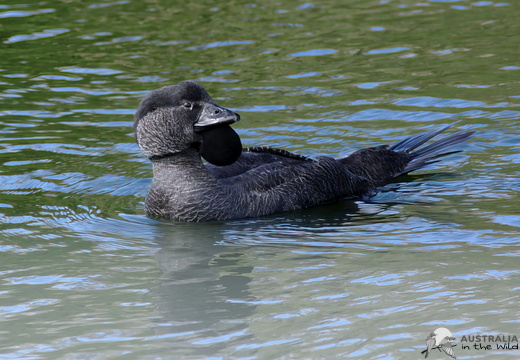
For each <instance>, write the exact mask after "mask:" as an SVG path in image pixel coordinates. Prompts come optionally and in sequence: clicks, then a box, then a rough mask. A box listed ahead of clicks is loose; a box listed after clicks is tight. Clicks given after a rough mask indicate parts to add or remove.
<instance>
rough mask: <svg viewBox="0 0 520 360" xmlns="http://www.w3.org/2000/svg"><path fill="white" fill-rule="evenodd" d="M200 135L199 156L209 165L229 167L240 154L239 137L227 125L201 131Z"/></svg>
mask: <svg viewBox="0 0 520 360" xmlns="http://www.w3.org/2000/svg"><path fill="white" fill-rule="evenodd" d="M200 135H201V136H202V144H201V147H200V155H201V156H202V157H203V158H204V159H205V160H206V161H207V162H209V163H210V164H213V165H217V166H226V165H231V164H233V163H234V162H235V161H237V160H238V158H239V157H240V155H241V154H242V142H241V141H240V137H239V136H238V134H237V133H236V132H235V130H233V129H232V128H231V126H229V125H224V126H219V127H214V128H210V129H208V130H205V131H201V132H200Z"/></svg>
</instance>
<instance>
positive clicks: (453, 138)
mask: <svg viewBox="0 0 520 360" xmlns="http://www.w3.org/2000/svg"><path fill="white" fill-rule="evenodd" d="M450 126H451V125H448V126H444V127H443V128H441V129H439V130H435V131H429V132H427V133H423V134H419V135H415V136H411V137H409V138H406V139H404V140H401V141H400V142H398V143H396V144H394V145H392V146H391V147H390V150H393V151H404V152H407V153H409V155H410V156H411V160H410V162H409V163H408V164H407V165H406V167H405V168H404V169H403V170H402V171H401V172H400V173H399V175H403V174H407V173H409V172H411V171H414V170H418V169H420V168H422V167H424V166H427V165H431V164H433V163H436V162H438V161H440V160H438V159H439V158H441V157H444V156H447V155H451V154H455V153H458V152H461V150H455V151H448V149H449V148H451V147H453V146H455V145H458V144H460V143H462V142H464V141H466V140H467V139H469V138H470V137H471V136H472V135H473V134H474V133H475V132H474V131H470V132H465V131H459V132H456V133H455V134H452V135H449V136H447V137H445V138H443V139H440V140H437V141H435V142H433V143H431V144H429V145H426V146H424V147H421V145H423V144H424V143H426V142H427V141H428V140H430V139H432V138H433V137H435V136H437V135H439V134H440V133H441V132H443V131H445V130H446V129H448V128H449V127H450ZM417 148H419V149H417ZM415 149H417V150H416V151H413V152H412V150H415Z"/></svg>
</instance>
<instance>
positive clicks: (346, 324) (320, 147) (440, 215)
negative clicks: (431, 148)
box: [0, 0, 520, 359]
mask: <svg viewBox="0 0 520 360" xmlns="http://www.w3.org/2000/svg"><path fill="white" fill-rule="evenodd" d="M517 19H518V10H517V7H515V6H514V4H513V3H509V2H497V1H477V2H469V1H451V2H446V1H433V0H432V1H423V2H413V1H397V2H396V1H380V2H371V3H369V2H366V1H348V2H339V1H336V2H334V1H332V2H313V3H293V4H290V3H284V4H281V3H279V2H263V3H250V2H235V3H229V4H223V3H208V2H205V3H200V2H198V3H186V4H183V5H182V6H177V5H175V4H173V5H172V4H171V3H170V2H165V1H156V2H153V3H150V2H138V1H103V2H100V1H98V0H95V1H86V2H81V3H77V4H76V3H74V4H72V3H70V4H68V3H67V4H65V3H60V2H57V1H50V2H46V3H37V2H24V3H19V2H16V1H15V2H9V4H5V5H0V29H1V30H2V31H0V33H1V37H0V42H1V44H2V56H0V103H1V105H0V159H1V167H0V221H1V224H0V264H2V265H1V267H0V281H1V284H2V287H1V288H0V317H1V319H2V322H3V323H4V325H3V326H2V328H1V329H0V340H1V345H0V358H24V359H26V358H27V359H45V358H49V359H57V358H63V359H76V358H89V359H90V358H114V357H118V356H125V357H128V356H130V357H132V358H142V359H149V358H161V359H170V358H171V359H178V358H187V359H190V358H193V359H195V358H197V359H200V358H250V359H271V358H272V359H274V358H335V357H348V358H359V359H402V358H417V357H418V356H419V355H420V351H422V350H423V349H424V346H425V344H424V339H425V337H426V336H427V335H428V334H429V333H430V332H431V331H432V330H434V329H435V328H437V327H440V326H444V327H448V328H449V329H450V330H451V331H452V333H453V334H454V336H455V337H457V338H460V337H461V336H462V335H469V334H476V333H486V334H493V333H500V334H511V335H513V334H516V335H517V336H520V334H518V332H517V331H518V310H517V307H518V306H517V304H518V291H519V290H520V288H519V287H518V286H517V284H516V279H517V278H518V275H519V271H520V270H519V267H518V261H517V259H518V256H519V252H518V245H519V241H520V231H519V227H520V217H519V215H518V214H519V207H518V202H519V198H518V191H519V190H520V181H519V180H518V178H519V172H518V166H517V164H518V163H519V159H520V157H519V155H518V154H519V147H520V142H519V140H518V138H519V131H518V126H516V125H517V119H518V118H520V111H518V104H519V95H518V92H517V91H518V84H517V82H516V78H515V75H516V72H517V71H518V70H519V68H520V67H519V66H518V63H517V54H516V50H517V48H518V46H517V40H516V39H517V37H515V36H513V35H515V34H514V32H513V30H512V29H514V25H516V23H517ZM184 79H194V80H198V81H200V82H202V83H203V85H204V86H205V87H206V88H207V89H208V91H209V93H210V94H211V95H212V96H213V98H214V99H215V100H216V101H218V102H219V103H221V104H222V105H225V106H227V107H229V108H232V109H233V110H235V111H237V112H240V113H241V114H242V121H241V122H240V123H239V124H237V127H236V128H237V132H238V133H239V134H240V136H241V137H242V138H243V143H244V145H245V146H252V145H272V146H277V147H283V148H285V149H288V150H291V151H295V152H299V153H301V154H303V155H308V156H318V155H332V156H338V157H339V156H345V155H347V154H349V153H350V152H352V151H354V150H357V149H359V148H362V147H366V146H372V145H379V144H383V143H392V142H396V141H398V140H400V139H402V138H404V137H405V136H407V135H410V134H415V133H418V132H422V131H426V130H431V129H433V128H437V127H439V126H441V125H444V124H448V123H455V125H454V127H453V128H454V131H455V130H459V129H462V130H476V131H477V134H476V136H475V137H474V139H473V140H472V141H471V142H470V143H469V144H467V145H466V146H465V152H464V153H459V154H454V155H451V156H450V157H448V158H446V160H445V161H443V162H442V163H440V164H435V166H433V167H432V170H429V171H422V172H419V173H416V174H411V175H409V176H407V177H404V178H401V179H400V180H399V181H396V182H394V183H392V184H389V185H387V186H385V187H384V188H382V189H380V190H379V191H378V193H377V194H375V196H374V197H372V198H370V199H364V200H363V201H361V200H360V201H350V200H345V201H342V202H339V203H337V204H333V205H330V206H324V207H318V208H315V209H308V210H305V211H296V212H291V213H286V214H277V215H273V216H270V217H265V218H261V219H243V220H236V221H230V222H226V223H213V224H169V223H162V222H157V221H153V220H150V219H147V218H145V217H144V215H143V214H144V211H143V205H142V202H143V199H144V195H145V193H146V188H147V186H148V185H149V183H150V176H151V171H150V165H149V163H148V161H147V160H146V159H144V158H143V156H142V155H141V154H140V153H139V150H138V148H137V146H136V145H135V142H134V138H133V135H132V131H133V130H132V127H131V126H132V120H133V119H132V116H133V112H134V109H135V107H136V105H137V103H138V102H139V99H140V98H141V97H142V96H143V95H144V94H145V93H147V92H148V91H149V90H151V89H153V88H157V87H160V86H164V85H169V84H172V83H175V82H177V81H180V80H184ZM456 349H457V352H456V354H457V356H458V357H459V358H464V357H466V358H472V359H479V358H482V359H483V358H489V354H486V353H485V352H478V351H475V350H473V351H466V352H464V351H462V349H461V348H460V346H459V347H457V348H456ZM492 353H493V355H492V357H493V356H494V357H496V358H501V359H517V358H518V357H519V356H520V353H519V352H518V351H513V350H509V351H507V350H503V351H496V350H495V351H493V352H492ZM432 356H433V355H432Z"/></svg>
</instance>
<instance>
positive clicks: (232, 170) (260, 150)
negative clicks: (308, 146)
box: [206, 146, 313, 179]
mask: <svg viewBox="0 0 520 360" xmlns="http://www.w3.org/2000/svg"><path fill="white" fill-rule="evenodd" d="M311 161H313V159H311V158H308V157H306V156H303V155H298V154H295V153H291V152H289V151H286V150H283V149H277V148H272V147H267V146H255V147H249V148H245V149H243V150H242V154H241V155H240V157H239V158H238V160H237V161H236V162H234V163H233V164H231V165H228V166H215V165H212V164H206V167H207V168H208V170H209V171H210V173H211V174H212V175H213V176H214V177H215V178H216V179H224V178H230V177H233V176H237V175H240V174H243V173H245V172H247V171H250V170H252V169H254V168H257V167H259V166H264V165H268V164H271V163H282V164H285V165H287V166H290V165H296V164H299V163H303V162H311Z"/></svg>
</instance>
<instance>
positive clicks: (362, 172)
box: [134, 81, 472, 221]
mask: <svg viewBox="0 0 520 360" xmlns="http://www.w3.org/2000/svg"><path fill="white" fill-rule="evenodd" d="M239 119H240V116H239V115H238V114H236V113H234V112H232V111H231V110H228V109H225V108H223V107H221V106H219V105H217V104H215V103H214V102H213V100H212V99H211V97H210V96H209V95H208V93H207V92H206V90H204V88H203V87H202V86H200V85H199V84H197V83H196V82H193V81H182V82H180V83H178V84H177V85H172V86H165V87H163V88H160V89H156V90H153V91H152V92H150V93H149V94H148V95H147V96H146V97H145V98H144V99H143V100H142V101H141V103H140V105H139V108H138V109H137V112H136V114H135V124H134V128H135V134H136V138H137V143H138V144H139V147H140V148H141V149H142V151H143V152H144V154H145V155H146V156H147V157H148V158H149V159H150V160H151V161H152V165H153V181H152V185H151V187H150V189H149V191H148V195H147V196H146V202H145V207H146V213H147V215H148V216H151V217H156V218H162V219H171V220H179V221H214V220H226V219H236V218H244V217H256V216H263V215H269V214H273V213H276V212H281V211H289V210H296V209H302V208H307V207H311V206H316V205H322V204H327V203H331V202H334V201H336V200H339V199H341V198H345V197H359V196H362V195H365V194H367V193H370V192H371V191H373V189H374V188H376V187H378V186H381V185H384V184H386V183H387V182H389V181H390V180H392V179H393V178H395V177H397V176H399V175H402V174H406V173H408V172H410V171H414V170H417V169H420V168H422V167H423V166H426V165H429V164H431V163H434V162H436V161H439V160H438V158H440V157H442V156H445V155H447V154H451V153H453V152H447V149H448V148H449V147H451V146H453V145H456V144H459V143H461V142H463V141H464V140H466V139H467V138H469V137H470V136H471V135H472V133H471V132H457V133H455V134H452V135H450V136H447V137H445V138H443V139H441V140H439V141H436V142H433V143H431V144H429V145H426V146H422V145H423V144H424V143H426V142H427V141H428V140H430V139H431V138H433V137H434V136H436V135H438V134H440V133H441V132H443V131H444V130H446V129H447V128H448V126H446V127H443V128H441V129H439V130H437V131H431V132H427V133H424V134H419V135H415V136H411V137H409V138H406V139H404V140H402V141H400V142H398V143H396V144H394V145H392V146H388V145H382V146H377V147H372V148H367V149H362V150H359V151H356V152H354V153H353V154H351V155H350V156H348V157H346V158H343V159H337V160H336V159H333V158H331V157H327V156H320V157H317V158H316V159H311V158H307V157H305V156H301V155H297V154H293V153H290V152H287V151H285V150H281V149H275V148H270V147H252V148H246V149H242V145H241V143H240V138H239V137H238V135H237V134H236V133H235V132H234V131H233V129H232V128H231V127H230V126H229V124H231V123H233V122H235V121H238V120H239ZM421 146H422V147H421ZM201 155H202V157H204V158H205V159H206V160H207V161H208V162H209V163H210V164H207V165H205V164H203V163H202V160H201Z"/></svg>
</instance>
